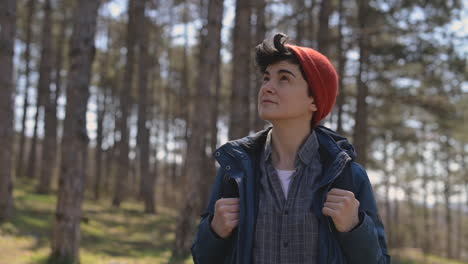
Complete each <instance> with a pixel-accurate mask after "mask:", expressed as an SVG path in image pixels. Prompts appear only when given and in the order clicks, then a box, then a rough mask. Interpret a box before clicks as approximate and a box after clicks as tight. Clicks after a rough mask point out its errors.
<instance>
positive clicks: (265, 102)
mask: <svg viewBox="0 0 468 264" xmlns="http://www.w3.org/2000/svg"><path fill="white" fill-rule="evenodd" d="M262 104H276V103H275V102H273V101H270V100H262Z"/></svg>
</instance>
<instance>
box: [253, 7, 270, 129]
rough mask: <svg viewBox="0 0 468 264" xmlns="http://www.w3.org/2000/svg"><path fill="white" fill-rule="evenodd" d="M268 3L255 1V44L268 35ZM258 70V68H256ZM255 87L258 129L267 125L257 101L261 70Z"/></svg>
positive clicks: (254, 114)
mask: <svg viewBox="0 0 468 264" xmlns="http://www.w3.org/2000/svg"><path fill="white" fill-rule="evenodd" d="M266 6H267V3H266V1H265V0H256V1H255V14H256V18H257V19H256V25H255V37H254V39H255V43H254V46H256V45H258V44H260V43H261V42H262V41H263V40H264V39H265V36H266V30H267V29H266V23H265V10H266ZM256 70H257V71H258V69H256ZM254 76H255V78H254V79H255V83H254V87H255V89H251V90H252V92H253V96H252V98H255V102H253V112H252V118H253V119H254V124H253V130H254V131H258V130H261V129H263V128H264V127H265V121H264V120H262V119H261V118H260V116H259V115H258V110H257V102H258V91H259V89H260V86H261V84H262V76H261V75H260V74H259V72H255V74H254Z"/></svg>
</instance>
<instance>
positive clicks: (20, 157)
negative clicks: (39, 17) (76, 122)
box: [16, 0, 36, 177]
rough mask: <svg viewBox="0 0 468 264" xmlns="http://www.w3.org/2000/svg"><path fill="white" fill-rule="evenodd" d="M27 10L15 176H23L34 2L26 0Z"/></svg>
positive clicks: (34, 0)
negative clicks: (22, 94) (21, 107)
mask: <svg viewBox="0 0 468 264" xmlns="http://www.w3.org/2000/svg"><path fill="white" fill-rule="evenodd" d="M26 8H27V9H28V13H27V14H28V15H27V17H26V23H25V25H26V43H25V45H26V47H25V50H24V64H25V66H24V67H25V74H24V79H25V80H26V84H25V86H24V98H23V114H22V119H21V135H20V144H19V154H18V159H17V161H16V175H17V176H20V177H22V176H24V152H25V141H26V120H27V118H28V107H29V86H30V81H31V80H30V78H29V74H30V72H31V67H30V62H31V39H32V27H33V25H34V23H33V22H32V21H33V20H34V17H35V13H36V12H35V10H36V0H28V4H27V5H26Z"/></svg>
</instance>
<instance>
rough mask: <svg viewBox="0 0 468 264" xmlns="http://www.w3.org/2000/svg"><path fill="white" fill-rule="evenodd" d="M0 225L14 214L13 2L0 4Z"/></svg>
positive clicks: (0, 0)
mask: <svg viewBox="0 0 468 264" xmlns="http://www.w3.org/2000/svg"><path fill="white" fill-rule="evenodd" d="M0 6H1V7H2V9H0V29H1V30H0V47H1V48H0V87H1V88H0V122H1V124H2V125H1V126H0V146H2V150H1V151H0V168H1V169H0V222H4V221H7V220H9V219H10V218H11V216H12V213H13V183H12V170H13V164H12V163H13V161H12V157H13V143H12V142H13V114H14V113H13V93H14V83H13V57H14V53H15V51H14V43H15V32H16V1H15V0H0Z"/></svg>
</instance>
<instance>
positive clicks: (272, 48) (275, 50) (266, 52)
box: [255, 33, 312, 97]
mask: <svg viewBox="0 0 468 264" xmlns="http://www.w3.org/2000/svg"><path fill="white" fill-rule="evenodd" d="M288 40H289V37H288V36H287V35H285V34H283V33H277V34H275V36H274V37H273V43H272V42H271V41H270V40H268V39H265V40H263V42H262V43H260V44H258V45H257V47H255V62H256V63H257V66H258V68H259V69H260V72H261V73H265V71H266V68H267V67H268V66H269V65H271V64H275V63H278V62H280V61H286V62H289V63H291V64H295V65H297V66H299V69H300V71H301V74H302V78H304V80H307V79H306V78H305V76H306V75H305V73H304V70H303V69H302V66H301V64H300V63H299V60H298V59H297V57H296V55H294V53H293V52H292V51H291V50H290V49H289V48H288V47H286V46H285V44H286V42H287V41H288ZM307 91H308V94H309V97H312V91H311V90H310V89H307Z"/></svg>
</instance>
